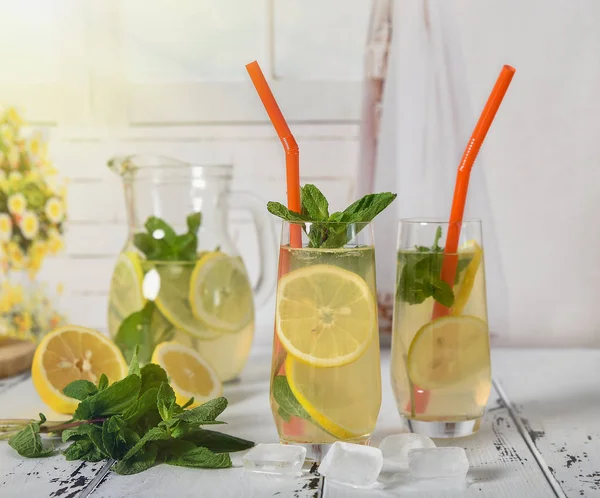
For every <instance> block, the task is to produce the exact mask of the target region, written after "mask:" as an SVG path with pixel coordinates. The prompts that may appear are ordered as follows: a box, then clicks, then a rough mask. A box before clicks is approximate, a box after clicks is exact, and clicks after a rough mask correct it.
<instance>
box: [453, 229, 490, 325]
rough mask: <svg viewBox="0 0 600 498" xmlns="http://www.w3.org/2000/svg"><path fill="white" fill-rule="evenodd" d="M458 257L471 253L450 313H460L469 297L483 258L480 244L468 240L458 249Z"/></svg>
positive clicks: (456, 314)
mask: <svg viewBox="0 0 600 498" xmlns="http://www.w3.org/2000/svg"><path fill="white" fill-rule="evenodd" d="M458 253H459V258H460V256H461V255H466V254H471V255H472V257H471V261H470V263H469V265H468V266H467V268H466V269H465V271H464V274H463V276H462V279H461V281H460V282H459V286H458V289H459V290H458V292H457V293H456V296H455V299H454V305H453V306H452V310H451V313H452V315H455V316H458V315H460V314H461V313H462V312H463V310H464V309H465V306H466V305H467V303H468V302H469V297H471V291H472V290H473V286H474V285H475V277H476V276H477V271H478V270H479V266H480V265H481V261H482V259H483V250H482V249H481V246H480V245H479V244H478V243H477V242H475V241H474V240H469V241H468V242H466V243H465V244H464V245H462V246H461V247H460V248H459V249H458Z"/></svg>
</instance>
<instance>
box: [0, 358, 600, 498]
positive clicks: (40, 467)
mask: <svg viewBox="0 0 600 498" xmlns="http://www.w3.org/2000/svg"><path fill="white" fill-rule="evenodd" d="M584 353H585V354H584ZM562 355H565V356H564V359H563V356H562ZM382 363H383V388H384V393H383V394H384V395H383V400H384V401H383V406H382V411H381V415H380V420H379V422H378V426H377V430H376V433H375V434H374V436H373V443H374V444H379V442H380V441H381V439H382V438H383V437H385V436H387V435H390V434H394V433H397V432H400V431H402V430H403V425H402V422H401V420H400V418H399V416H398V414H397V412H396V407H395V403H394V400H393V396H392V393H391V388H390V384H389V367H388V364H389V355H388V354H386V353H384V354H383V357H382ZM599 365H600V353H598V352H582V353H581V354H574V353H572V352H569V351H567V352H565V351H554V352H540V351H516V352H515V351H512V350H499V351H495V352H494V372H495V375H496V378H497V379H498V385H499V389H500V392H499V393H498V392H496V390H494V391H493V392H492V396H491V397H490V403H489V406H488V413H487V415H486V418H485V422H484V424H483V427H482V429H481V430H480V432H479V433H478V434H477V435H475V436H471V437H469V438H465V439H462V440H456V441H454V442H448V441H442V440H438V441H437V443H438V444H439V445H444V444H446V445H448V444H455V445H456V444H460V445H462V446H463V447H464V448H465V449H466V451H467V456H468V458H469V461H470V464H471V469H470V471H469V475H468V482H467V484H466V486H465V487H464V488H462V489H446V490H439V489H438V490H434V489H419V488H418V487H415V486H413V487H407V485H406V484H400V485H398V483H396V484H395V485H390V484H387V485H385V484H380V485H379V486H378V489H371V490H355V489H352V488H348V487H342V486H340V485H337V484H335V483H331V482H329V481H327V482H326V481H325V479H323V478H320V477H318V476H315V475H305V476H303V477H301V478H296V479H289V478H288V479H285V478H277V477H272V476H265V475H255V474H249V473H245V472H244V471H243V469H242V467H241V457H240V455H235V456H234V459H233V460H234V465H235V468H234V469H227V470H198V469H185V468H180V467H169V466H166V465H161V466H157V467H155V468H153V469H151V470H149V471H147V472H144V473H142V474H139V475H136V476H128V477H123V476H118V475H115V474H113V473H112V472H111V471H110V468H109V467H110V464H106V463H104V464H103V463H98V464H81V463H80V462H71V463H70V462H66V461H65V460H64V458H63V457H62V456H55V457H51V458H47V459H40V460H26V459H22V458H20V457H19V456H18V455H16V454H15V453H14V452H13V450H12V449H11V448H10V447H8V445H7V444H6V443H0V496H1V497H2V498H4V497H13V496H14V497H19V498H22V497H25V496H35V497H37V496H40V497H46V496H47V497H53V498H54V497H60V498H65V497H69V498H76V497H86V496H91V497H94V498H98V497H105V498H109V497H111V498H112V497H116V496H123V497H134V496H178V497H186V496H190V497H191V496H194V497H196V496H215V497H232V498H233V497H246V496H247V497H259V496H260V497H263V496H277V497H280V498H284V497H295V498H296V497H297V498H304V497H315V498H320V497H327V498H341V497H348V498H353V497H356V498H358V497H363V496H365V497H366V496H379V497H382V498H383V497H392V496H399V495H400V494H401V495H402V496H415V497H423V498H434V497H444V498H450V497H452V498H453V497H463V496H464V497H470V496H478V497H500V498H502V497H523V498H530V497H552V496H586V497H587V496H590V497H593V496H600V495H599V494H597V493H598V482H597V481H598V473H597V470H598V469H597V468H596V467H597V466H598V465H597V464H598V462H599V460H600V454H599V453H598V449H597V446H595V443H594V441H596V438H597V439H598V440H600V430H599V429H598V424H599V419H600V417H599V416H598V415H599V414H600V406H599V405H600V396H599V393H600V375H599V374H600V372H599V370H598V369H599V368H600V367H599ZM269 367H270V349H269V348H267V347H263V348H260V347H259V348H255V351H254V352H253V355H252V357H251V359H250V362H249V364H248V367H247V369H246V370H245V372H244V374H243V379H242V381H240V382H238V383H234V384H230V385H228V386H226V389H225V394H226V396H227V397H228V398H229V400H230V407H229V408H228V409H227V411H226V412H225V413H224V416H223V419H224V420H225V421H227V422H228V425H227V426H224V430H226V431H230V432H231V433H233V434H236V435H239V436H241V437H246V438H249V439H252V440H255V441H257V442H275V441H276V440H277V434H276V431H275V427H274V424H273V422H272V418H271V413H270V409H269V403H268V396H267V392H268V373H269ZM576 368H577V369H576ZM584 372H585V373H584ZM594 380H595V381H596V382H595V383H594ZM507 400H508V403H509V406H507V405H506V401H507ZM509 408H510V410H509ZM39 411H44V412H45V413H46V414H47V415H48V416H49V418H51V419H58V418H59V416H57V415H56V414H52V413H48V411H47V410H46V408H45V407H44V405H43V403H42V402H41V400H39V398H38V396H37V394H36V393H35V390H34V389H33V386H32V384H31V380H30V379H29V377H28V376H26V375H21V376H18V377H15V378H12V379H5V380H3V381H2V382H0V418H5V417H9V416H10V417H11V418H12V417H31V416H32V415H34V414H36V413H38V412H39ZM515 417H516V418H515ZM588 436H590V437H591V439H588ZM532 440H533V441H534V443H535V444H531V441H532ZM586 441H587V442H586ZM528 444H530V446H531V447H530V446H528ZM563 447H564V449H563ZM546 462H547V463H548V466H549V467H551V470H550V469H548V467H546V466H545V463H546ZM561 464H562V465H561ZM594 464H596V465H594ZM561 481H563V482H561ZM553 485H554V486H555V489H556V491H555V490H553V487H552V486H553ZM563 492H564V494H563Z"/></svg>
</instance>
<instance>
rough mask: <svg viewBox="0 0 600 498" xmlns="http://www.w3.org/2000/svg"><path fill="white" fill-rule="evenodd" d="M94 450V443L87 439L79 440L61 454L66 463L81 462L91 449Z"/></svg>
mask: <svg viewBox="0 0 600 498" xmlns="http://www.w3.org/2000/svg"><path fill="white" fill-rule="evenodd" d="M93 448H95V446H94V443H92V442H91V441H90V440H89V439H81V440H79V441H75V442H74V443H73V444H71V445H70V446H69V447H68V448H67V449H66V450H65V451H63V452H62V454H63V455H64V457H65V459H66V460H67V461H71V460H81V459H82V458H84V457H85V456H86V455H87V454H88V453H90V451H92V449H93Z"/></svg>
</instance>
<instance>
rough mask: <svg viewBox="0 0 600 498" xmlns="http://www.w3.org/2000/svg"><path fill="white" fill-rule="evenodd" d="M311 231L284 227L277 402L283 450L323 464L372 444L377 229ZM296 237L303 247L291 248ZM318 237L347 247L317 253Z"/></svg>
mask: <svg viewBox="0 0 600 498" xmlns="http://www.w3.org/2000/svg"><path fill="white" fill-rule="evenodd" d="M312 225H313V226H311V223H303V224H296V223H292V222H284V223H283V230H282V237H281V247H280V258H279V281H278V285H277V303H276V311H275V334H274V340H273V359H272V368H271V389H270V402H271V409H272V411H273V416H274V418H275V424H276V426H277V431H278V433H279V438H280V440H281V442H282V443H289V444H300V445H305V446H306V447H307V450H308V456H309V457H310V458H312V459H314V460H319V459H320V458H321V456H322V455H323V454H324V453H325V450H326V447H327V445H329V444H331V443H333V442H335V441H340V440H341V441H350V442H354V443H361V444H368V443H369V441H370V437H371V433H372V432H373V429H374V428H375V422H376V420H377V416H378V414H379V408H380V405H381V375H380V362H379V336H378V333H377V310H376V301H375V296H376V295H377V294H376V287H375V249H374V246H373V233H372V227H371V225H370V224H369V223H350V224H340V223H329V222H324V223H318V224H312ZM317 225H318V226H317ZM294 230H296V233H297V234H299V232H300V231H301V230H302V243H301V246H300V247H291V246H290V235H291V232H293V231H294ZM311 230H315V231H317V230H320V231H321V232H320V233H328V234H332V233H336V234H338V235H339V234H340V232H345V235H346V238H345V240H346V241H347V242H346V243H345V244H342V245H341V247H336V248H323V247H318V248H317V247H314V246H313V244H312V243H311V239H310V237H309V235H310V234H311ZM307 233H308V234H309V235H307ZM312 233H313V234H314V233H315V232H312ZM342 235H344V234H342ZM292 240H294V239H293V238H292Z"/></svg>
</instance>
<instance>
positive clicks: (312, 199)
mask: <svg viewBox="0 0 600 498" xmlns="http://www.w3.org/2000/svg"><path fill="white" fill-rule="evenodd" d="M300 194H301V201H302V214H303V215H306V216H308V217H309V218H310V219H311V220H312V221H325V220H327V219H328V218H329V203H328V202H327V199H326V198H325V196H324V195H323V193H322V192H321V191H320V190H319V189H318V188H317V187H316V186H314V185H312V184H310V183H308V184H306V185H304V187H302V188H301V192H300Z"/></svg>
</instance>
